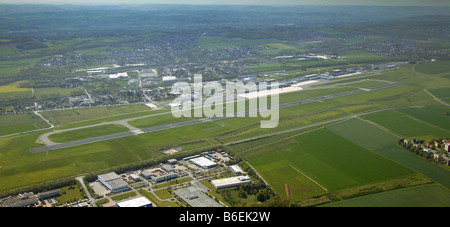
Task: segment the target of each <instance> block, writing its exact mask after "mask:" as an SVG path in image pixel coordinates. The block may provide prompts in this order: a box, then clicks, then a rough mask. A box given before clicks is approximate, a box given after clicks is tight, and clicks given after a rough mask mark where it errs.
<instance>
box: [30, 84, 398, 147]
mask: <svg viewBox="0 0 450 227" xmlns="http://www.w3.org/2000/svg"><path fill="white" fill-rule="evenodd" d="M400 84H404V83H403V82H398V83H391V84H386V85H381V86H376V87H371V88H368V89H364V90H362V89H360V90H354V91H348V92H342V93H338V94H334V95H326V96H322V97H317V98H311V99H305V100H300V101H295V102H290V103H284V104H280V105H279V108H283V107H288V106H294V105H298V104H304V103H309V102H314V101H319V100H324V99H331V98H336V97H341V96H346V95H351V94H357V93H361V92H366V91H371V90H377V89H382V88H387V87H392V86H397V85H400ZM256 111H259V109H258V110H250V111H245V115H247V114H249V113H253V112H256ZM169 113H171V112H163V113H158V114H153V115H147V116H142V117H135V118H129V119H124V120H119V121H114V122H106V123H100V124H95V125H89V126H83V127H78V128H72V129H66V130H59V131H54V132H49V133H45V134H43V135H41V136H40V137H39V138H40V139H41V141H43V142H44V143H46V144H47V146H45V147H39V148H34V149H31V152H33V153H35V152H44V151H50V150H55V149H60V148H66V147H72V146H78V145H83V144H88V143H94V142H99V141H105V140H111V139H117V138H122V137H125V136H131V135H136V134H138V133H136V131H134V130H135V129H136V128H134V129H130V132H124V133H117V134H112V135H107V136H100V137H95V138H89V139H84V140H78V141H73V142H67V143H54V142H52V141H50V140H49V139H48V136H49V135H51V134H54V133H58V132H64V131H70V130H77V129H83V128H89V127H94V126H100V125H106V124H114V123H115V124H121V125H125V126H126V125H128V123H127V122H128V121H131V120H135V119H141V118H147V117H151V116H157V115H163V114H169ZM237 114H238V115H239V114H243V113H237ZM224 118H227V117H226V116H224V117H212V118H203V119H196V120H191V121H185V122H180V123H175V124H169V125H162V126H157V127H152V128H146V129H141V130H140V131H142V132H143V133H146V132H154V131H159V130H165V129H170V128H177V127H183V126H187V125H194V124H199V123H203V122H205V121H214V120H220V119H224ZM138 130H139V129H138Z"/></svg>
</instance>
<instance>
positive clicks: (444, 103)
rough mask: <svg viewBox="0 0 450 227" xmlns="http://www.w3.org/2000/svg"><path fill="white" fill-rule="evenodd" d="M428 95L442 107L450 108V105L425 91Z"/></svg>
mask: <svg viewBox="0 0 450 227" xmlns="http://www.w3.org/2000/svg"><path fill="white" fill-rule="evenodd" d="M423 90H424V91H425V92H426V93H427V94H429V95H430V96H431V97H433V99H434V100H436V101H438V102H440V103H441V104H442V105H444V106H450V105H449V104H448V103H446V102H444V101H442V100H440V99H438V98H437V97H436V96H434V95H433V94H431V93H430V92H428V91H427V90H425V89H423Z"/></svg>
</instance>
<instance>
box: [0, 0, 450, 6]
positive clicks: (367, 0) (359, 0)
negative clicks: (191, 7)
mask: <svg viewBox="0 0 450 227" xmlns="http://www.w3.org/2000/svg"><path fill="white" fill-rule="evenodd" d="M0 3H45V4H202V5H386V6H450V1H449V0H0Z"/></svg>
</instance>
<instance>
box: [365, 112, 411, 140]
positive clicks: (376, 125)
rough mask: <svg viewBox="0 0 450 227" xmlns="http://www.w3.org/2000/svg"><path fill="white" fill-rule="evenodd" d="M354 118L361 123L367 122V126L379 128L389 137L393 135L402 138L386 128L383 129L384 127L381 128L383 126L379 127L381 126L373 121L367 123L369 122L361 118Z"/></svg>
mask: <svg viewBox="0 0 450 227" xmlns="http://www.w3.org/2000/svg"><path fill="white" fill-rule="evenodd" d="M356 118H358V119H359V120H361V121H365V122H367V123H369V124H371V125H373V126H375V127H377V128H379V129H381V130H383V131H385V132H387V133H389V134H391V135H394V136H395V137H398V138H403V137H401V136H399V135H397V134H395V133H393V132H391V131H390V130H389V129H387V128H385V127H383V126H381V125H379V124H377V123H375V122H373V121H369V120H366V119H362V118H360V117H356Z"/></svg>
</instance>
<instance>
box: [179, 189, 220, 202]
mask: <svg viewBox="0 0 450 227" xmlns="http://www.w3.org/2000/svg"><path fill="white" fill-rule="evenodd" d="M173 193H175V195H177V196H178V197H179V198H181V199H182V200H183V201H184V202H186V203H187V204H188V205H189V206H191V207H222V206H221V205H220V204H219V203H217V202H216V201H214V199H211V198H210V197H208V196H207V195H206V194H205V193H203V192H202V191H200V190H199V189H198V188H196V187H195V186H189V187H186V188H180V189H177V190H175V191H173Z"/></svg>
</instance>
